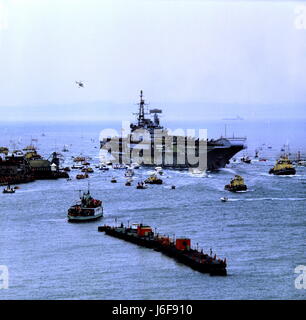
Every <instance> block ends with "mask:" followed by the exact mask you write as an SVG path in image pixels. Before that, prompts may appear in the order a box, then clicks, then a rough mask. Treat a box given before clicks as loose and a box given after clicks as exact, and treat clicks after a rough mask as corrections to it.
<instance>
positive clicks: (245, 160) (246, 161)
mask: <svg viewBox="0 0 306 320" xmlns="http://www.w3.org/2000/svg"><path fill="white" fill-rule="evenodd" d="M240 160H241V162H244V163H251V159H250V158H249V157H242V158H241V159H240Z"/></svg>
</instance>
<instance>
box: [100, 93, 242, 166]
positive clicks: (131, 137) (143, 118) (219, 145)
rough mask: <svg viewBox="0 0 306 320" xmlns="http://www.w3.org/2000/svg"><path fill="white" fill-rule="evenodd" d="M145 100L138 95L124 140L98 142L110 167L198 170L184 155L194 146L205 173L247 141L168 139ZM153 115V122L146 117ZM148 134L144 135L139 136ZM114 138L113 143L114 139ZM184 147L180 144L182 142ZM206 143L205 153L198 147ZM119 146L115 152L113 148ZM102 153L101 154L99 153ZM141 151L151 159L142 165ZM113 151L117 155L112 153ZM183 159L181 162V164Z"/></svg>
mask: <svg viewBox="0 0 306 320" xmlns="http://www.w3.org/2000/svg"><path fill="white" fill-rule="evenodd" d="M145 105H146V104H145V100H144V98H143V92H142V91H140V102H139V103H138V106H139V109H138V112H137V113H136V115H137V122H136V123H132V124H131V125H130V131H131V132H130V133H129V134H128V135H127V136H126V137H123V136H121V137H103V138H102V139H101V141H100V148H101V154H103V157H105V158H108V159H112V160H111V161H113V163H123V164H130V163H132V162H137V163H138V164H140V165H142V166H154V167H156V166H161V167H162V168H172V169H188V168H195V167H198V164H190V162H189V161H188V157H187V153H188V152H191V151H189V150H188V147H189V146H193V150H192V152H193V154H194V155H195V156H197V157H199V159H204V158H202V157H205V156H206V155H205V154H204V152H205V153H206V152H207V167H206V169H207V170H210V171H212V170H218V169H219V168H224V167H225V166H226V164H228V163H229V160H230V159H231V158H232V157H233V156H234V155H235V154H236V153H238V152H239V151H241V150H243V149H244V148H245V147H246V146H245V141H246V138H236V137H233V138H222V137H221V138H219V139H217V140H213V139H211V140H208V139H207V140H203V139H199V138H195V137H187V136H179V135H178V136H175V135H170V134H169V132H168V130H167V129H166V128H164V127H163V126H161V125H160V120H159V116H158V114H160V113H162V110H160V109H151V110H150V111H149V112H145ZM150 115H153V119H151V118H150V117H149V116H150ZM141 130H142V131H143V132H146V133H147V134H143V133H142V132H141V133H139V131H141ZM114 138H115V139H114ZM182 139H183V143H179V142H182ZM203 142H205V144H206V143H207V149H206V148H205V150H203V148H200V147H199V146H200V145H203ZM116 143H117V144H119V148H118V147H117V148H116V145H115V144H116ZM102 149H103V151H102ZM144 149H146V150H150V151H151V153H150V159H146V160H147V161H146V162H145V163H144V161H143V153H144ZM114 150H116V151H114ZM182 158H183V160H182Z"/></svg>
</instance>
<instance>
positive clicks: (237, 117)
mask: <svg viewBox="0 0 306 320" xmlns="http://www.w3.org/2000/svg"><path fill="white" fill-rule="evenodd" d="M222 120H244V119H243V118H242V117H240V116H236V118H223V119H222Z"/></svg>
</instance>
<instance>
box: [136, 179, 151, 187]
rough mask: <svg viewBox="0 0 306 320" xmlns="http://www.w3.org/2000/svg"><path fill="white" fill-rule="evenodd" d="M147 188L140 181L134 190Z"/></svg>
mask: <svg viewBox="0 0 306 320" xmlns="http://www.w3.org/2000/svg"><path fill="white" fill-rule="evenodd" d="M147 188H148V186H147V185H146V184H145V183H143V182H142V181H141V182H138V183H137V186H136V189H147Z"/></svg>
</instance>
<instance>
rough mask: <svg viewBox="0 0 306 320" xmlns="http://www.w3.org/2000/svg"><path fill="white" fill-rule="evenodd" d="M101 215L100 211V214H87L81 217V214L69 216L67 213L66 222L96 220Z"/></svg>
mask: <svg viewBox="0 0 306 320" xmlns="http://www.w3.org/2000/svg"><path fill="white" fill-rule="evenodd" d="M102 217H103V213H100V214H97V215H94V216H88V217H82V216H79V217H74V216H70V215H68V222H76V223H78V222H91V221H96V220H99V219H101V218H102Z"/></svg>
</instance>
